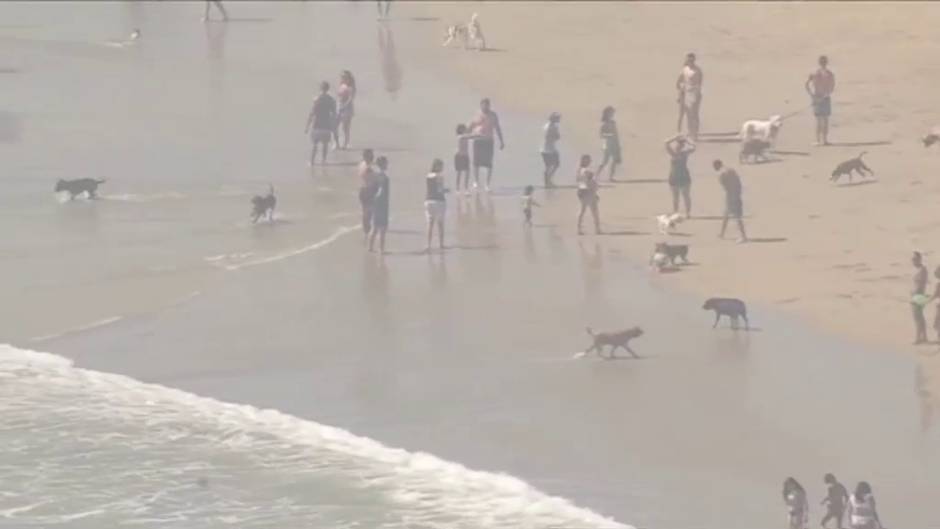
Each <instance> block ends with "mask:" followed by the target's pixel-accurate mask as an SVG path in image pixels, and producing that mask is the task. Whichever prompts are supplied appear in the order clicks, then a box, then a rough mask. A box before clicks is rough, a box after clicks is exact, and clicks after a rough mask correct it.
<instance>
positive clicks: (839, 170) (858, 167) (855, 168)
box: [829, 151, 875, 183]
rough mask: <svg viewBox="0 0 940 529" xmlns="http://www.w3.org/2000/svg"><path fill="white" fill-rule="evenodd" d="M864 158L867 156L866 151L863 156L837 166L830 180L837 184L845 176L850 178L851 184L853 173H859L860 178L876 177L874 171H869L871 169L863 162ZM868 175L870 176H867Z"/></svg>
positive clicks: (860, 155)
mask: <svg viewBox="0 0 940 529" xmlns="http://www.w3.org/2000/svg"><path fill="white" fill-rule="evenodd" d="M862 156H865V151H862V152H861V154H859V155H858V156H856V157H855V158H852V159H851V160H846V161H844V162H842V163H840V164H839V165H837V166H836V168H835V169H833V170H832V176H831V177H830V178H829V180H831V181H833V182H835V181H837V180H839V179H840V178H842V177H843V176H848V177H849V183H851V182H852V173H853V172H856V173H858V174H859V176H875V173H874V171H872V170H871V169H869V167H868V166H867V165H865V162H863V161H862ZM866 173H868V174H867V175H866Z"/></svg>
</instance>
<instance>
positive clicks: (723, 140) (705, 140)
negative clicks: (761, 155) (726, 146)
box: [698, 138, 741, 143]
mask: <svg viewBox="0 0 940 529" xmlns="http://www.w3.org/2000/svg"><path fill="white" fill-rule="evenodd" d="M698 143H741V140H739V139H737V138H699V140H698Z"/></svg>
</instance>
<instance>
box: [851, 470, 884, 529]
mask: <svg viewBox="0 0 940 529" xmlns="http://www.w3.org/2000/svg"><path fill="white" fill-rule="evenodd" d="M849 527H851V528H852V529H883V526H882V525H881V519H879V518H878V509H877V508H876V507H875V496H874V495H873V494H872V492H871V485H869V484H868V483H867V482H865V481H859V482H858V485H856V486H855V492H853V493H852V495H851V496H849Z"/></svg>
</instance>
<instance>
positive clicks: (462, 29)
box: [443, 13, 486, 50]
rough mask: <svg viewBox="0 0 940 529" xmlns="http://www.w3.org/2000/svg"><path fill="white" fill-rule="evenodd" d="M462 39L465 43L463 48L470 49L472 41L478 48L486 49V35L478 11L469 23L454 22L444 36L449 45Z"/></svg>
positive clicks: (446, 43) (445, 43)
mask: <svg viewBox="0 0 940 529" xmlns="http://www.w3.org/2000/svg"><path fill="white" fill-rule="evenodd" d="M457 41H460V42H462V43H463V49H465V50H466V49H469V47H470V44H471V43H472V44H473V45H474V46H475V47H476V49H478V50H485V49H486V37H484V36H483V27H482V26H481V25H480V20H479V15H477V14H476V13H474V14H473V16H472V17H470V22H469V23H467V24H454V25H453V26H449V27H448V28H447V33H446V34H445V36H444V44H443V45H444V46H449V45H450V44H451V43H452V42H457Z"/></svg>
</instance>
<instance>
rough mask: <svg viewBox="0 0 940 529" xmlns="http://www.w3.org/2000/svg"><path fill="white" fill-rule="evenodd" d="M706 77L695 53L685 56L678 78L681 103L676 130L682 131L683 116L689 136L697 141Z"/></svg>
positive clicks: (677, 87)
mask: <svg viewBox="0 0 940 529" xmlns="http://www.w3.org/2000/svg"><path fill="white" fill-rule="evenodd" d="M704 79H705V77H704V74H703V73H702V69H701V68H699V67H698V65H697V64H695V54H694V53H688V54H686V56H685V64H684V65H682V71H681V72H679V78H678V79H676V91H677V92H678V99H677V102H678V103H679V122H678V123H677V124H676V132H679V133H681V132H682V118H686V120H687V123H688V129H689V134H688V136H689V137H690V138H691V139H692V141H695V140H697V139H698V133H699V109H700V108H701V107H702V81H703V80H704Z"/></svg>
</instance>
